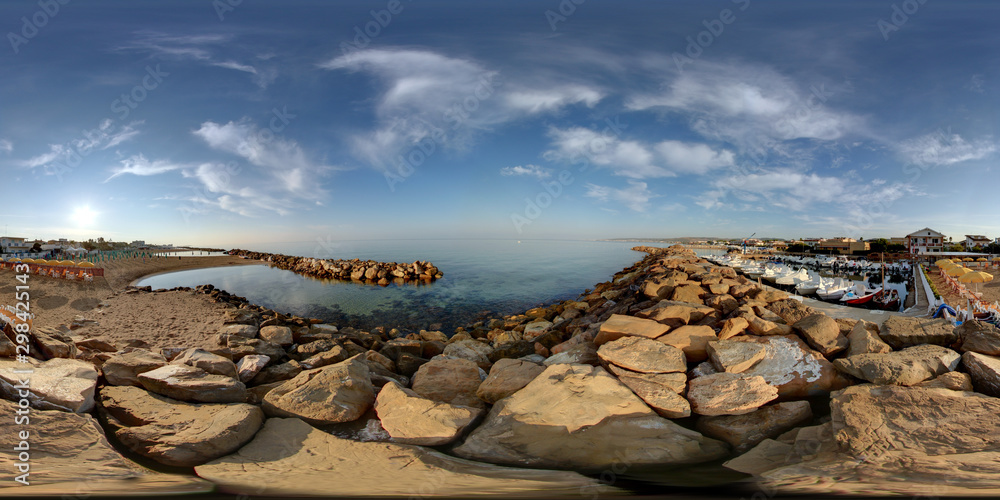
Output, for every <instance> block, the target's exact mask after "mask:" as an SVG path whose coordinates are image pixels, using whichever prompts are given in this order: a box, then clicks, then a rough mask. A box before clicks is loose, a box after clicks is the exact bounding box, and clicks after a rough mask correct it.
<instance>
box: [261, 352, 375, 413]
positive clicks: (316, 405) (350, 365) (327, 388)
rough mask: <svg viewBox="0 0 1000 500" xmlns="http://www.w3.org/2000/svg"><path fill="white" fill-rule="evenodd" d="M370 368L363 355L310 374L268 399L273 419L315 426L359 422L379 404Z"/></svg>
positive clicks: (265, 405)
mask: <svg viewBox="0 0 1000 500" xmlns="http://www.w3.org/2000/svg"><path fill="white" fill-rule="evenodd" d="M369 373H370V371H369V366H368V364H367V363H365V361H364V359H363V356H362V355H360V354H359V355H357V356H354V357H352V358H351V359H348V360H346V361H341V362H340V363H337V364H335V365H329V366H324V367H323V368H317V369H315V370H307V371H304V372H302V373H300V374H298V375H296V376H295V378H293V379H291V380H288V381H286V382H285V383H283V384H281V385H280V386H278V387H276V388H274V389H272V390H271V391H270V392H268V393H267V395H266V396H264V402H263V405H262V407H263V409H264V412H265V413H266V414H267V416H269V417H298V418H301V419H303V420H305V421H307V422H309V423H312V424H315V425H326V424H337V423H342V422H351V421H354V420H357V419H358V418H359V417H361V415H363V414H364V413H365V412H366V411H367V410H368V409H369V408H371V406H372V403H374V402H375V388H374V387H373V386H372V382H371V377H370V375H369Z"/></svg>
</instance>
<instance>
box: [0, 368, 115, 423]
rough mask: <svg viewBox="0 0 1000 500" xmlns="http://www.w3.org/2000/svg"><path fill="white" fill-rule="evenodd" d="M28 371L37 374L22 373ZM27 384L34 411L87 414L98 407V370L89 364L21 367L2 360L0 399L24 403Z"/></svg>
mask: <svg viewBox="0 0 1000 500" xmlns="http://www.w3.org/2000/svg"><path fill="white" fill-rule="evenodd" d="M24 370H33V373H18V372H23V371H24ZM24 380H27V381H28V388H29V390H30V396H28V400H29V401H31V408H32V409H39V410H59V411H64V412H75V413H86V412H89V411H90V410H91V409H92V408H93V407H94V391H95V390H96V389H97V369H96V368H94V365H92V364H90V363H88V362H86V361H80V360H77V359H64V358H52V359H50V360H48V361H38V360H36V359H34V358H28V363H21V362H18V361H15V360H13V359H0V396H2V397H3V398H4V399H7V400H10V401H20V399H21V397H20V396H19V393H20V392H21V391H22V390H23V389H24V386H23V384H21V382H22V381H24ZM11 415H13V413H12V414H11ZM11 419H13V416H11Z"/></svg>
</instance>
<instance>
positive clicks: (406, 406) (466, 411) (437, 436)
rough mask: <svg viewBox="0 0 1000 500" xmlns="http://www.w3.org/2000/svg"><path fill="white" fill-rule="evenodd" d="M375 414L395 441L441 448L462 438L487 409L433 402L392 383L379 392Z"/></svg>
mask: <svg viewBox="0 0 1000 500" xmlns="http://www.w3.org/2000/svg"><path fill="white" fill-rule="evenodd" d="M375 412H376V413H377V414H378V418H379V420H380V421H381V422H382V427H383V428H385V430H386V431H388V432H389V435H390V436H392V440H393V441H395V442H397V443H402V444H418V445H423V446H440V445H444V444H448V443H450V442H452V441H454V440H456V439H458V437H459V436H460V435H461V434H462V432H464V431H465V429H466V428H468V427H469V426H470V425H472V423H473V422H475V421H476V419H477V418H479V417H480V416H482V414H483V413H484V412H485V410H483V409H482V408H470V407H468V406H458V405H452V404H448V403H441V402H438V401H431V400H430V399H427V398H423V397H420V395H418V394H417V393H415V392H413V391H412V390H410V389H406V388H403V387H402V386H400V385H399V384H397V383H395V382H390V383H388V384H385V385H384V386H383V387H382V390H381V391H379V393H378V397H377V398H376V399H375Z"/></svg>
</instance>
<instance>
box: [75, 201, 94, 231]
mask: <svg viewBox="0 0 1000 500" xmlns="http://www.w3.org/2000/svg"><path fill="white" fill-rule="evenodd" d="M95 219H97V212H95V211H94V210H93V209H91V208H90V206H89V205H84V206H82V207H76V209H74V210H73V221H74V222H76V225H77V226H79V227H89V226H90V225H92V224H93V223H94V220H95Z"/></svg>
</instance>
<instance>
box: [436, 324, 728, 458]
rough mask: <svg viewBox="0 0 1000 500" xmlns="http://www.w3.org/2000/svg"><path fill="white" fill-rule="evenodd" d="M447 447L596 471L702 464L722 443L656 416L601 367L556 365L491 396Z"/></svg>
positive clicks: (477, 455) (718, 454) (467, 454)
mask: <svg viewBox="0 0 1000 500" xmlns="http://www.w3.org/2000/svg"><path fill="white" fill-rule="evenodd" d="M626 338H630V337H626ZM631 338H638V337H631ZM622 340H624V339H622ZM644 340H645V339H644ZM606 345H608V344H606ZM606 345H605V346H606ZM605 346H602V347H605ZM454 452H455V454H457V455H458V456H461V457H464V458H468V459H470V460H479V461H485V462H492V463H503V464H511V465H518V466H524V467H558V468H574V469H583V470H601V469H603V468H607V467H610V466H611V464H612V463H630V464H633V465H636V466H639V465H652V464H681V463H698V462H704V461H709V460H714V459H716V458H719V457H722V456H724V455H725V454H726V446H725V445H723V444H722V443H720V442H718V441H715V440H712V439H707V438H705V437H704V436H702V435H701V434H699V433H697V432H695V431H691V430H688V429H685V428H683V427H680V426H679V425H676V424H674V423H673V422H671V421H670V420H666V419H664V418H662V417H660V416H658V415H656V414H655V413H654V412H653V411H652V410H651V409H650V408H649V407H648V406H646V404H645V403H643V401H642V400H641V399H639V398H638V397H637V396H635V395H634V394H633V393H632V391H630V390H629V389H628V388H627V387H626V386H624V385H623V384H621V383H620V382H618V380H616V379H615V378H614V377H612V376H611V375H609V374H608V373H607V372H606V371H604V369H603V368H600V367H591V366H585V365H563V364H560V365H553V366H550V367H549V368H547V369H546V370H545V371H544V372H542V374H541V375H539V376H538V377H536V378H535V379H534V380H533V381H531V383H529V384H528V385H527V386H525V388H523V389H521V390H520V391H518V392H516V393H514V394H513V395H511V396H510V397H507V398H504V399H502V400H500V401H498V402H497V403H496V404H495V405H494V406H493V409H492V410H491V411H490V413H489V415H488V416H487V417H486V420H485V421H484V422H483V424H481V425H480V426H479V427H478V428H476V429H475V430H474V431H473V432H472V434H470V435H469V437H468V438H466V440H465V442H464V443H463V444H462V445H461V446H459V447H457V448H455V450H454Z"/></svg>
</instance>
